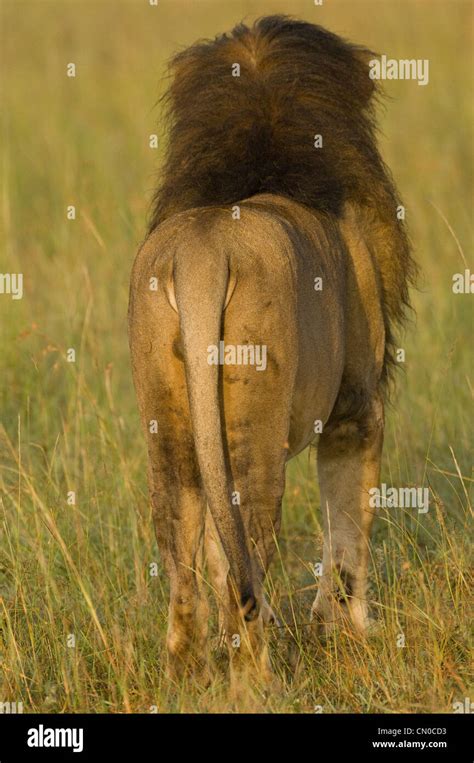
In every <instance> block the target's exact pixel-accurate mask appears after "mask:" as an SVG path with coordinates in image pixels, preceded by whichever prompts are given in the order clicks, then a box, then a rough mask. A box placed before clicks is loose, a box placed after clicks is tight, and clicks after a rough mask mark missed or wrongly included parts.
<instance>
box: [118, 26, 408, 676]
mask: <svg viewBox="0 0 474 763" xmlns="http://www.w3.org/2000/svg"><path fill="white" fill-rule="evenodd" d="M373 55H374V54H372V53H371V52H370V51H368V50H366V49H365V48H362V47H360V46H356V45H353V44H351V43H349V42H346V41H344V40H342V39H341V38H339V37H338V36H336V35H334V34H332V33H331V32H329V31H327V30H325V29H323V28H322V27H319V26H314V25H312V24H309V23H306V22H303V21H299V20H296V19H293V18H290V17H285V16H270V17H265V18H262V19H259V20H258V21H256V22H255V24H254V25H253V26H251V27H248V26H245V25H243V24H240V25H238V26H237V27H235V28H234V29H233V31H232V32H231V33H229V34H225V35H221V36H219V37H217V38H216V39H215V40H213V41H204V42H198V43H197V44H195V45H193V46H191V47H189V48H187V49H186V50H184V51H183V52H181V53H179V54H178V55H176V56H175V57H174V59H173V60H172V63H171V70H172V75H173V76H172V81H171V85H170V88H169V92H168V94H167V104H168V115H169V120H170V125H169V147H168V153H167V158H166V162H165V166H164V168H163V171H162V178H161V182H160V185H159V187H158V190H157V192H156V195H155V199H154V204H153V212H152V216H151V221H150V227H149V231H148V235H147V238H146V240H145V242H144V244H143V245H142V247H141V248H140V250H139V252H138V254H137V257H136V260H135V263H134V266H133V270H132V277H131V286H130V304H129V339H130V348H131V358H132V369H133V377H134V384H135V388H136V393H137V398H138V405H139V409H140V416H141V421H142V424H143V429H144V432H145V435H146V440H147V447H148V456H149V458H148V462H149V465H148V482H149V489H150V495H151V502H152V508H153V518H154V524H155V529H156V536H157V541H158V545H159V549H160V553H161V557H162V560H163V564H164V567H165V570H166V572H167V575H168V576H169V581H170V603H169V623H168V632H167V653H168V669H169V672H170V674H171V675H172V676H175V677H179V676H182V675H183V674H186V673H192V674H194V675H195V676H200V675H203V676H207V678H203V680H208V669H207V668H208V664H209V661H208V620H209V603H208V596H207V592H208V590H212V591H213V592H214V594H215V596H216V599H217V602H218V607H219V619H220V626H221V629H222V633H223V634H224V637H225V639H226V641H227V643H228V645H229V655H230V660H231V668H232V672H233V673H236V674H238V672H239V670H241V669H244V668H245V666H247V668H249V666H250V669H251V670H253V671H254V672H255V674H256V675H257V674H261V675H271V666H270V663H269V658H268V649H267V645H266V639H265V632H264V626H265V624H267V623H268V622H270V621H272V620H273V618H274V615H273V612H272V610H271V608H270V606H269V604H268V603H267V601H266V599H265V596H264V582H265V576H266V574H267V571H268V569H269V565H270V563H271V560H272V557H273V555H274V552H275V548H276V543H277V539H278V533H279V529H280V522H281V510H282V498H283V493H284V488H285V467H286V464H287V462H288V461H289V460H290V459H291V458H293V457H294V456H295V455H297V454H298V453H300V452H301V451H302V450H303V449H304V448H306V447H307V446H308V445H310V444H311V443H314V442H315V440H316V439H317V471H318V479H319V485H320V494H321V511H322V519H323V526H324V547H323V573H322V576H321V579H320V585H319V589H318V593H317V596H316V599H315V601H314V603H313V606H312V612H311V614H312V618H313V621H314V624H315V628H317V629H326V630H330V629H331V628H334V627H336V626H337V624H338V623H340V622H350V623H351V625H352V626H353V627H354V628H355V629H356V630H357V631H358V632H360V633H363V632H365V630H366V628H367V625H368V614H369V613H368V605H367V595H366V588H367V574H368V561H369V541H370V532H371V526H372V521H373V518H374V511H373V509H371V508H370V505H369V490H370V488H372V487H374V486H376V485H377V484H378V483H379V474H380V462H381V455H382V443H383V430H384V402H385V401H386V398H387V390H388V389H389V387H390V384H389V380H390V378H391V369H392V368H393V366H394V358H393V355H394V341H395V340H394V331H395V329H396V326H397V325H398V324H399V323H400V322H401V321H402V320H403V317H404V315H405V312H406V308H407V307H408V306H409V286H410V283H411V282H412V281H413V279H414V275H415V272H416V266H415V264H414V260H413V257H412V253H411V247H410V244H409V239H408V236H407V233H406V230H405V226H404V222H403V220H402V219H399V218H400V217H401V216H400V215H399V214H398V210H399V209H400V200H399V198H398V195H397V192H396V190H395V187H394V184H393V181H392V179H391V177H390V174H389V171H388V170H387V168H386V167H385V165H384V163H383V161H382V159H381V156H380V154H379V151H378V148H377V141H376V133H375V131H376V122H375V105H374V104H375V102H376V95H377V85H376V83H375V82H374V80H372V79H371V78H370V77H369V60H370V59H371V57H372V56H373ZM152 284H154V285H155V286H154V287H152ZM249 347H253V348H260V350H262V348H265V353H264V354H265V364H263V363H261V364H260V366H259V367H257V366H256V364H255V362H253V363H252V362H251V361H252V357H254V356H253V355H252V354H250V353H249V352H247V353H246V354H245V355H244V354H242V353H240V354H237V353H236V351H235V352H234V351H232V348H234V350H235V348H247V349H248V348H249ZM226 348H227V349H228V348H230V352H229V354H228V353H227V349H226ZM211 356H212V358H213V360H212V359H211ZM261 357H263V354H262V352H261ZM236 358H240V361H241V362H240V363H238V362H237V361H236ZM242 358H245V361H246V362H243V361H242ZM254 360H255V358H254ZM316 433H317V434H316ZM204 569H207V572H208V576H209V582H208V581H207V579H206V575H205V573H204ZM236 637H237V639H236ZM236 644H238V645H239V646H238V648H235V645H236Z"/></svg>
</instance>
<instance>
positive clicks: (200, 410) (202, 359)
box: [173, 246, 258, 621]
mask: <svg viewBox="0 0 474 763" xmlns="http://www.w3.org/2000/svg"><path fill="white" fill-rule="evenodd" d="M201 255H202V252H200V251H197V252H192V251H189V246H188V247H187V248H186V251H185V252H182V253H179V252H178V253H177V254H176V255H175V261H174V272H173V281H174V293H175V299H176V305H177V310H178V315H179V322H180V329H181V336H182V340H183V347H184V359H185V361H184V362H185V372H186V382H187V387H188V396H189V404H190V410H191V422H192V427H193V436H194V442H195V447H196V452H197V458H198V463H199V468H200V472H201V478H202V481H203V486H204V490H205V493H206V497H207V501H208V505H209V509H210V512H211V515H212V518H213V520H214V522H215V525H216V529H217V532H218V535H219V538H220V541H221V543H222V547H223V549H224V552H225V554H226V557H227V559H228V562H229V568H230V574H231V578H232V581H233V584H234V586H235V588H236V594H237V596H238V598H239V604H240V606H241V611H242V614H243V615H244V617H245V619H246V620H248V621H250V620H253V619H255V617H256V616H257V614H258V603H257V600H256V598H255V595H254V591H253V584H252V577H251V565H250V556H249V551H248V546H247V542H246V537H245V531H244V526H243V522H242V517H241V515H240V510H239V507H238V506H234V505H233V503H232V500H231V497H232V494H231V491H232V488H231V484H230V480H229V476H228V471H227V469H226V463H225V457H224V447H223V439H222V421H221V415H220V407H219V391H218V383H219V372H218V366H217V365H209V363H208V347H209V346H210V345H212V346H216V347H218V346H219V340H220V336H221V324H222V312H223V309H224V304H225V299H226V293H227V291H228V288H229V266H228V262H227V258H226V257H225V256H223V255H222V252H218V251H215V256H213V252H212V251H209V252H208V253H207V255H206V257H202V256H201ZM211 284H212V288H210V285H211Z"/></svg>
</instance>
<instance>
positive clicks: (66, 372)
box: [0, 0, 474, 712]
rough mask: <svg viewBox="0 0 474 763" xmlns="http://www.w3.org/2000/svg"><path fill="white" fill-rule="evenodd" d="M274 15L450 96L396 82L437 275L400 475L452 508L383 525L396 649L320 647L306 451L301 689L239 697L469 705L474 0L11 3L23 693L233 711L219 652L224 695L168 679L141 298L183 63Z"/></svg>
mask: <svg viewBox="0 0 474 763" xmlns="http://www.w3.org/2000/svg"><path fill="white" fill-rule="evenodd" d="M272 13H285V14H291V15H294V16H296V17H299V18H302V19H305V20H307V21H311V22H313V23H316V24H322V25H323V26H325V27H327V28H329V29H330V30H331V31H333V32H335V33H337V34H339V35H342V36H344V37H347V38H348V39H350V40H352V41H353V42H356V43H360V44H364V45H366V46H368V47H369V48H371V49H373V50H375V51H377V52H379V53H381V54H385V55H386V56H387V57H391V58H396V59H401V58H403V59H429V67H430V68H429V84H428V85H427V86H425V87H422V86H419V85H418V84H417V82H415V81H387V82H386V83H385V92H386V94H387V98H386V100H385V102H384V104H383V106H381V108H380V110H379V119H380V142H381V148H382V153H383V156H384V158H385V160H386V161H387V163H388V165H389V166H390V168H391V170H392V172H393V175H394V177H395V180H396V183H397V185H398V187H399V190H400V193H401V196H402V199H403V201H404V203H405V206H406V217H407V223H408V227H409V230H410V235H411V238H412V241H413V244H414V249H415V254H416V258H417V260H418V262H419V264H420V266H421V277H420V283H419V289H418V290H417V291H416V292H414V293H413V306H414V314H413V315H412V316H411V320H410V321H409V323H408V324H407V329H406V332H405V333H404V334H403V335H401V336H400V338H399V346H400V347H401V348H403V349H404V350H405V358H406V360H405V363H403V364H401V365H403V368H402V369H401V372H400V373H399V374H398V379H397V394H396V395H395V396H394V401H393V405H392V407H391V408H390V410H389V412H388V420H387V436H386V446H385V455H384V467H383V480H384V481H385V482H386V483H387V484H389V485H392V484H393V485H396V486H417V487H418V486H424V487H429V489H430V501H431V503H430V511H429V512H428V514H427V515H417V514H416V512H414V511H413V510H410V509H408V510H405V511H404V510H398V511H397V512H395V513H394V512H393V510H392V512H391V513H390V512H386V513H385V514H384V512H381V515H380V517H379V519H378V520H377V526H376V532H375V534H374V543H373V551H372V554H373V559H372V562H373V564H372V572H371V594H370V595H371V602H372V606H373V610H374V616H375V617H376V618H377V619H378V621H379V626H378V630H376V633H375V635H374V636H373V637H372V639H369V640H368V641H367V642H360V641H358V640H357V639H354V637H351V636H350V635H349V634H342V635H341V636H340V637H339V638H338V640H337V641H334V642H330V643H328V644H326V645H321V644H318V643H314V642H313V641H311V639H310V638H309V636H308V629H307V627H306V625H307V621H308V616H309V607H310V603H311V601H312V599H313V598H314V595H315V592H316V589H317V577H316V576H315V574H314V564H315V563H316V562H318V561H319V560H320V556H321V548H322V534H321V525H320V514H319V496H318V491H317V487H316V482H315V466H314V453H311V452H306V453H304V454H302V455H301V456H300V457H299V458H298V459H297V460H296V461H295V462H293V463H292V464H291V465H290V467H289V470H288V480H287V490H286V496H285V510H284V526H283V532H282V537H281V542H280V549H279V555H278V558H277V559H276V561H275V564H274V567H273V569H272V575H271V577H270V579H269V584H268V588H269V595H270V597H271V598H272V602H273V606H274V607H275V608H276V609H277V610H279V611H280V613H281V616H282V619H283V622H284V623H285V625H284V626H282V628H281V629H280V630H279V631H278V632H276V633H274V634H273V636H272V638H273V640H274V658H275V665H276V670H277V673H278V674H279V676H280V678H281V680H282V684H283V689H282V691H281V692H280V693H278V694H274V695H270V697H269V698H267V700H265V701H263V700H262V698H261V697H257V696H254V695H253V694H252V691H251V690H250V689H249V698H248V704H247V706H246V707H245V708H237V709H264V710H268V711H270V712H280V711H286V712H314V708H315V707H319V706H321V707H323V708H324V712H344V711H352V712H388V711H389V712H403V711H407V712H415V711H416V712H423V711H443V712H444V711H446V712H452V706H453V703H454V702H456V701H463V699H464V697H465V696H468V692H469V686H468V678H467V668H468V662H469V661H468V650H469V645H468V634H467V630H468V629H467V613H466V610H467V596H468V584H469V573H470V570H471V569H472V568H470V567H469V559H468V557H469V546H470V543H469V533H468V524H467V523H468V519H469V516H470V511H471V510H470V503H469V494H470V488H471V486H472V474H471V472H470V469H471V444H470V422H469V420H470V413H471V408H470V406H471V405H472V402H471V401H472V387H471V386H470V381H469V373H470V370H471V367H472V364H471V360H470V357H472V356H470V344H471V341H472V312H471V310H470V305H471V304H472V302H470V300H472V296H470V295H469V294H453V291H452V277H453V274H455V273H464V272H465V270H466V269H468V268H469V267H472V261H471V260H470V259H469V258H470V256H471V255H470V252H471V250H472V188H473V186H472V166H473V165H472V145H473V141H472V104H473V98H472V95H473V92H472V90H473V88H472V84H473V83H472V72H473V71H474V69H473V66H472V63H473V62H472V52H471V51H472V39H471V38H472V5H471V3H470V2H464V1H463V0H400V1H399V2H397V3H394V2H391V0H370V1H367V0H347V1H345V0H325V1H324V3H323V5H322V6H317V5H315V4H314V2H313V0H287V1H286V2H285V1H284V0H226V1H225V2H223V1H222V0H158V3H157V6H150V4H149V2H148V0H129V1H128V2H123V0H95V1H89V2H83V1H82V0H62V1H61V2H58V1H57V0H54V1H53V2H50V1H49V0H36V1H35V2H24V1H23V0H15V2H12V1H11V0H3V2H2V4H1V7H0V18H1V30H0V41H1V46H0V47H1V53H0V56H1V60H0V63H1V75H0V76H1V102H2V116H1V129H2V141H1V166H2V201H1V204H2V206H1V214H0V220H1V223H0V225H1V236H2V246H1V250H0V272H1V273H23V274H24V295H23V299H21V300H11V299H10V297H9V296H8V295H5V294H3V295H0V341H1V348H2V352H1V355H0V378H1V380H2V383H1V389H0V394H1V429H0V442H1V446H0V490H1V492H2V501H1V504H0V518H1V523H0V700H2V701H6V700H10V701H17V702H18V701H22V702H23V703H24V708H25V709H24V711H25V712H27V711H30V712H31V711H36V712H39V711H48V710H51V711H54V712H61V711H70V712H74V711H85V712H99V711H102V712H107V711H111V712H122V711H134V712H138V711H141V712H148V710H149V708H150V707H157V708H158V710H159V711H167V710H201V711H203V712H214V711H222V710H224V711H225V710H228V709H232V708H230V706H229V704H228V700H227V698H226V692H225V678H224V672H223V671H222V672H219V660H220V659H221V658H220V656H219V653H218V651H217V650H216V651H215V654H214V656H215V658H216V663H217V667H218V669H217V674H216V679H215V681H214V682H213V684H212V685H211V687H210V688H209V690H208V691H207V692H205V693H204V695H198V694H195V693H193V692H192V691H189V690H188V688H189V687H185V686H182V687H176V686H170V685H169V683H168V682H167V681H166V679H165V678H164V673H163V660H162V646H163V636H164V632H165V628H166V617H167V609H166V608H167V602H166V596H167V591H166V586H167V582H166V580H165V579H164V577H163V576H161V575H159V576H158V577H154V576H152V575H150V564H152V563H154V562H158V564H159V558H158V553H157V549H156V545H155V541H154V536H153V528H152V525H151V520H150V512H149V506H148V499H147V494H146V456H145V447H144V442H143V440H142V436H141V432H140V428H139V421H138V414H137V410H136V403H135V396H134V391H133V387H132V381H131V375H130V367H129V359H128V344H127V333H126V312H127V299H128V283H129V274H130V269H131V265H132V261H133V258H134V254H135V252H136V250H137V247H138V246H139V244H140V242H141V241H142V239H143V237H144V235H145V231H146V220H147V214H148V209H149V203H150V199H151V195H152V192H153V190H154V187H155V185H156V182H157V178H158V177H159V167H160V162H161V161H162V156H163V150H164V147H165V145H166V132H165V128H164V125H163V124H162V123H160V109H159V106H157V101H158V99H159V96H160V95H161V93H162V92H163V90H164V89H165V87H166V82H167V80H166V77H167V68H166V61H167V59H168V58H169V56H170V55H171V54H173V53H174V52H176V51H177V50H179V49H181V48H183V47H185V46H187V45H188V44H190V43H192V42H194V41H195V40H196V39H198V38H202V37H213V36H214V35H216V34H218V33H221V32H224V31H226V30H230V29H231V28H232V26H233V25H234V24H236V23H237V22H239V21H241V20H242V19H243V20H245V21H247V22H252V21H253V20H254V19H255V18H257V17H258V16H261V15H267V14H272ZM69 63H74V64H75V66H76V76H75V77H74V78H72V77H67V76H66V68H67V65H68V64H69ZM154 133H156V134H157V135H158V148H157V149H153V148H150V145H149V136H150V134H154ZM70 205H73V206H74V207H75V210H76V218H75V219H74V220H70V219H68V218H67V214H66V212H67V207H68V206H70ZM69 348H74V349H75V351H76V360H75V362H73V363H70V362H68V361H67V357H66V354H67V350H68V349H69ZM72 494H74V495H72ZM400 634H402V635H403V636H404V643H405V646H402V647H400V646H398V645H397V643H398V642H399V641H400V639H399V636H400ZM71 636H74V638H73V639H71V638H70V637H71ZM397 640H398V641H397ZM73 642H74V644H73V645H72V646H71V644H72V643H73ZM262 703H263V704H262ZM234 709H235V708H234Z"/></svg>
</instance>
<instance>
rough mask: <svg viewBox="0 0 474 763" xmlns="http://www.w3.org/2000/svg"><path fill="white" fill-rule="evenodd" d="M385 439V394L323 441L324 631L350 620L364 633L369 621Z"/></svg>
mask: <svg viewBox="0 0 474 763" xmlns="http://www.w3.org/2000/svg"><path fill="white" fill-rule="evenodd" d="M382 441H383V404H382V401H381V399H380V398H379V396H375V397H374V398H373V400H371V401H370V402H369V403H368V404H367V406H366V407H365V410H364V411H363V413H362V414H359V416H358V417H356V418H354V419H343V420H341V421H339V422H338V421H335V422H334V423H333V424H332V425H331V423H329V425H328V426H327V429H326V431H325V432H324V433H323V434H322V435H321V438H320V441H319V446H318V474H319V483H320V490H321V511H322V518H323V526H324V548H323V570H322V576H321V580H320V586H319V591H318V594H317V596H316V599H315V601H314V604H313V607H312V616H313V619H314V620H315V622H316V623H317V624H318V625H319V626H320V627H321V629H322V630H324V632H328V631H330V630H332V628H333V627H334V626H335V625H336V623H337V622H341V621H342V622H344V620H346V621H347V622H351V623H352V625H353V626H354V627H355V628H356V630H358V631H359V632H361V633H363V632H365V630H366V628H367V625H368V605H367V574H368V562H369V541H370V531H371V527H372V522H373V518H374V509H373V508H372V507H371V506H370V504H369V497H370V494H369V490H370V488H373V487H375V486H377V485H378V482H379V474H380V460H381V453H382Z"/></svg>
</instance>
